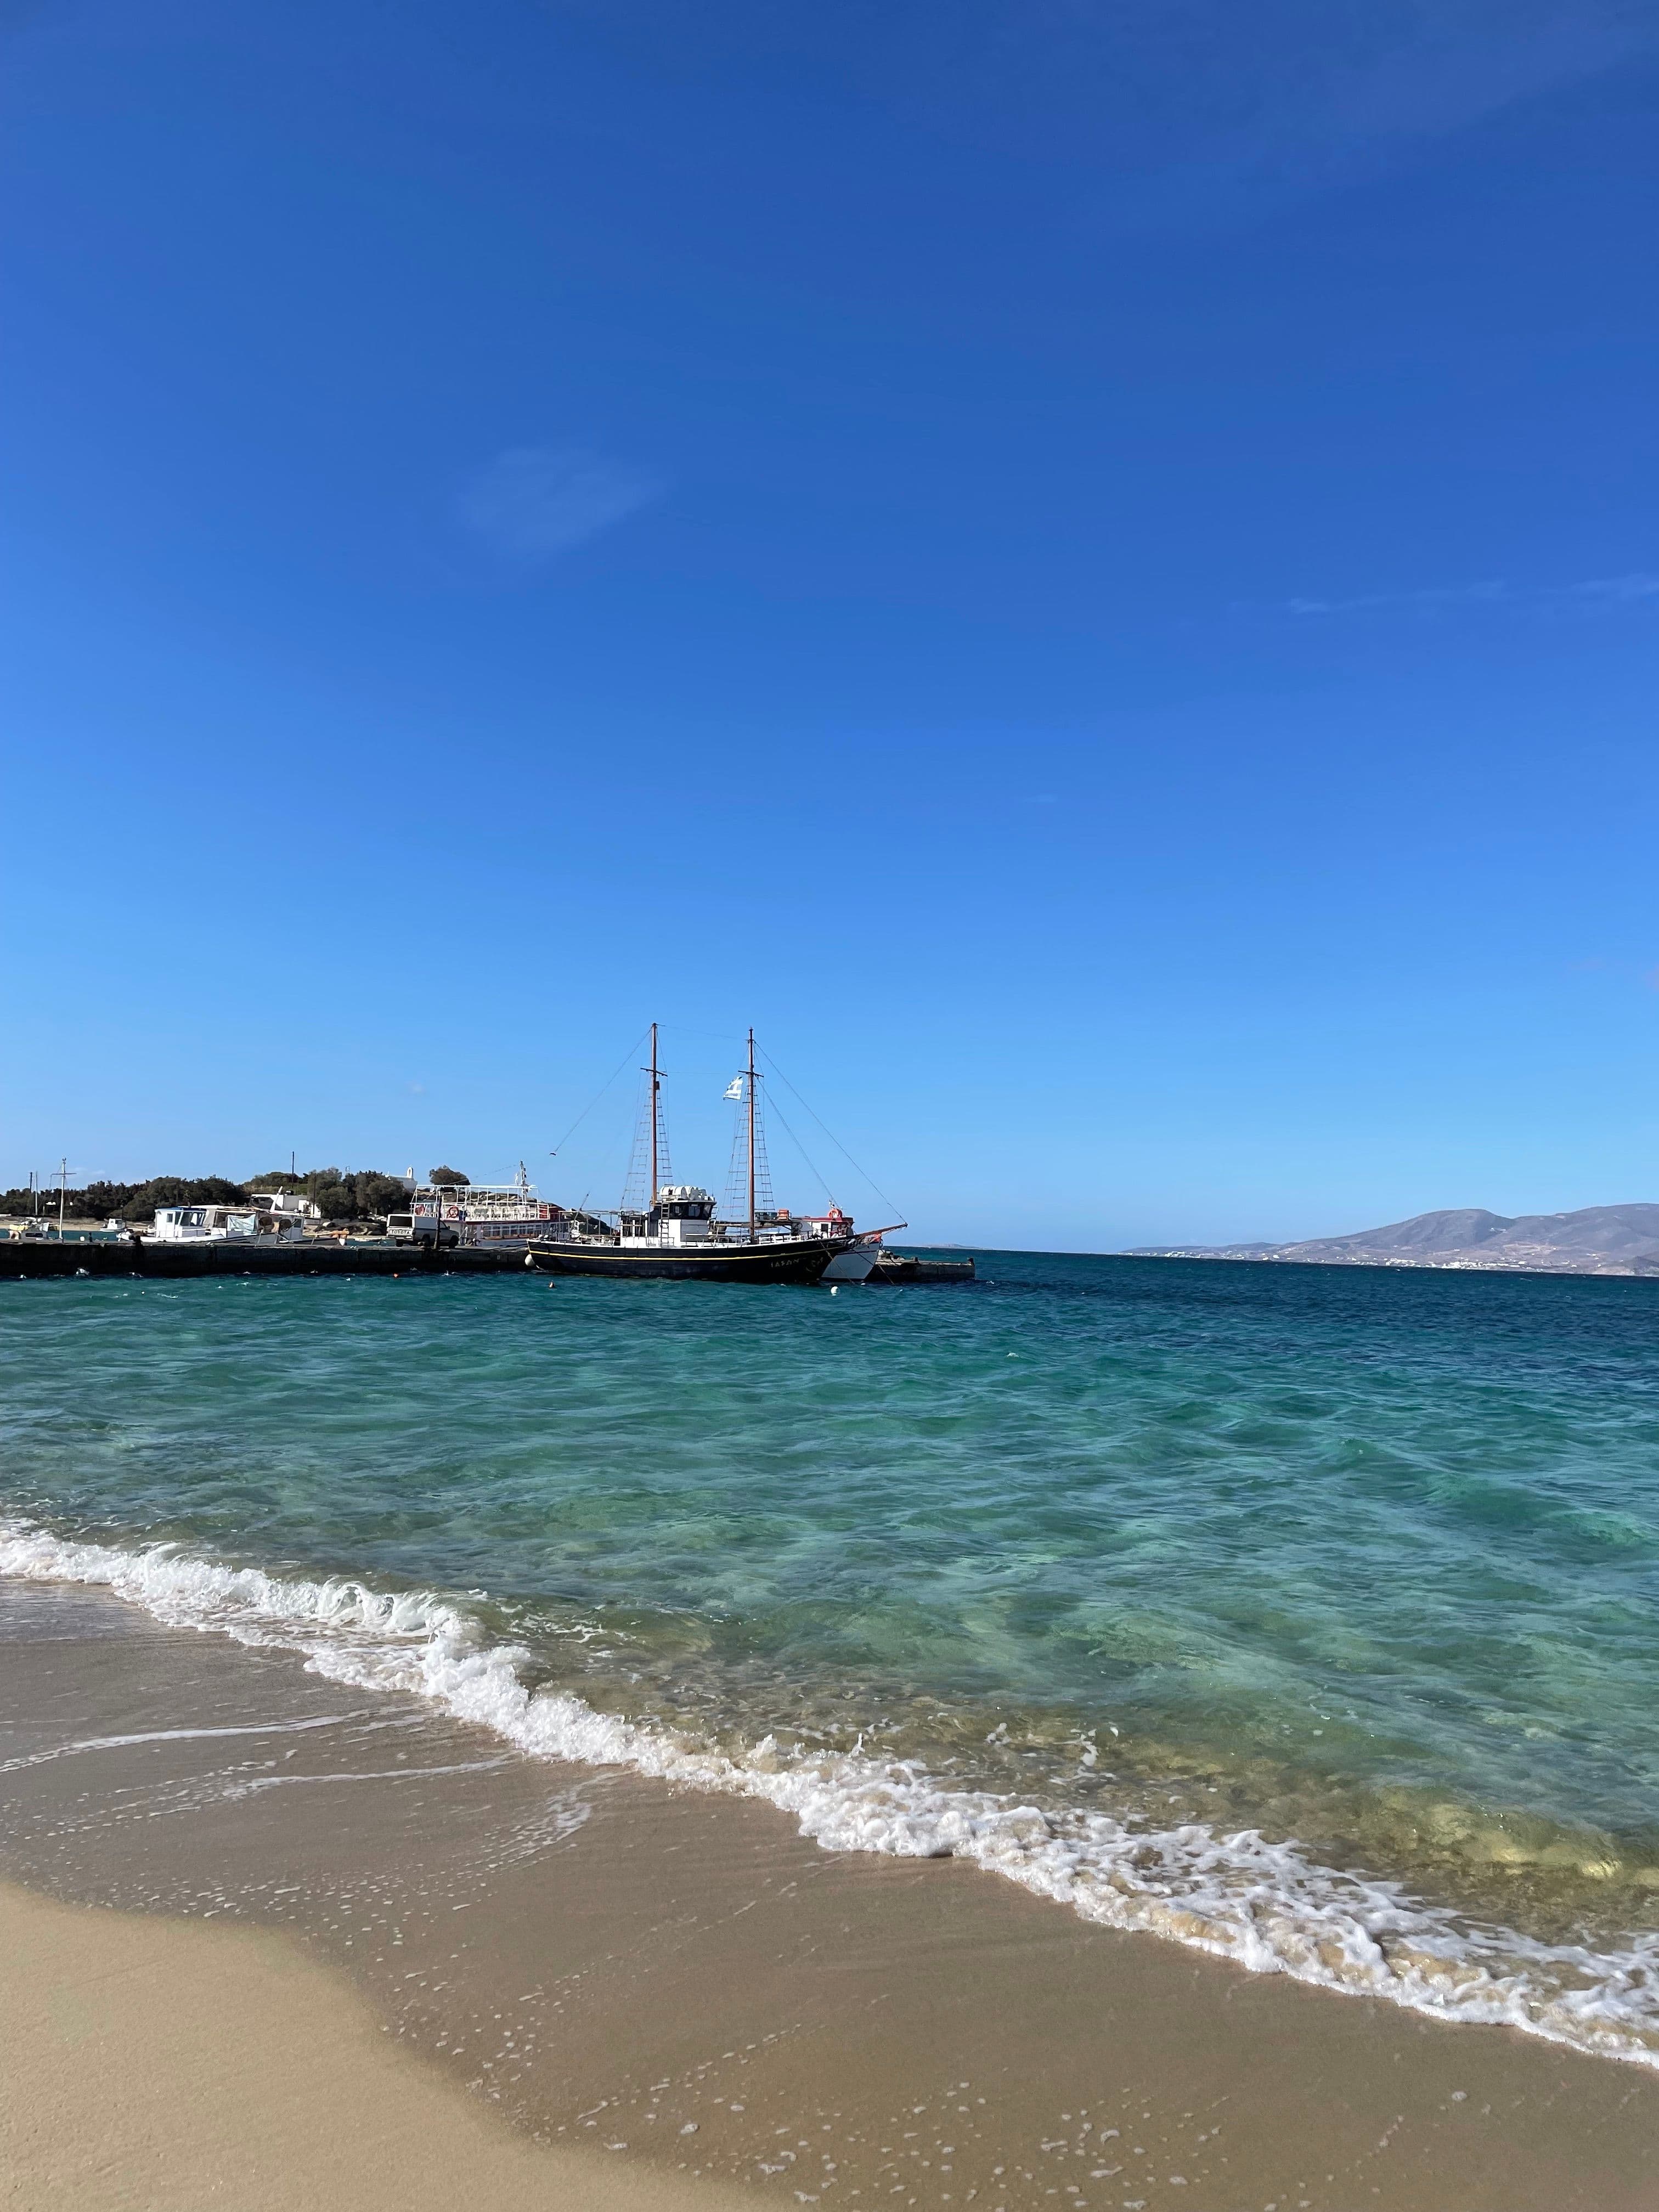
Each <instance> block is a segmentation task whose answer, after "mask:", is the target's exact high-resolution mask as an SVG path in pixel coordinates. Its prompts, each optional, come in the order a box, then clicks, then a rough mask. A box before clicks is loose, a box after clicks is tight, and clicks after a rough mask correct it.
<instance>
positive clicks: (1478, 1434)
mask: <svg viewBox="0 0 1659 2212" xmlns="http://www.w3.org/2000/svg"><path fill="white" fill-rule="evenodd" d="M975 1258H976V1261H977V1267H978V1275H977V1279H976V1281H975V1283H974V1284H973V1285H971V1286H961V1285H949V1286H943V1285H941V1286H928V1285H916V1286H915V1287H912V1288H909V1289H894V1288H890V1287H867V1286H854V1285H848V1286H847V1287H845V1288H843V1289H842V1290H840V1291H836V1292H835V1293H831V1292H830V1291H828V1290H826V1289H823V1288H817V1289H807V1288H805V1287H799V1286H782V1285H780V1286H758V1285H757V1286H748V1285H705V1284H696V1283H678V1282H641V1283H610V1282H600V1281H592V1282H590V1281H584V1280H580V1279H549V1278H545V1277H542V1276H532V1275H529V1274H526V1275H525V1276H522V1277H520V1276H519V1275H517V1274H516V1273H514V1274H512V1275H493V1276H486V1277H466V1276H431V1275H411V1276H410V1277H406V1278H404V1279H383V1278H361V1279H344V1280H341V1279H278V1280H256V1279H247V1278H239V1277H217V1278H210V1279H204V1280H200V1281H191V1282H178V1283H170V1282H139V1281H131V1282H107V1281H96V1282H94V1281H81V1280H64V1281H51V1282H19V1283H9V1284H7V1285H3V1286H0V1574H4V1575H9V1576H12V1577H30V1578H34V1579H40V1580H47V1581H58V1582H64V1583H85V1584H91V1585H96V1586H100V1587H104V1588H106V1589H109V1590H111V1591H112V1592H114V1593H115V1594H117V1595H118V1596H120V1597H121V1598H124V1599H125V1600H126V1601H129V1602H131V1604H133V1605H135V1606H138V1607H143V1608H145V1609H147V1610H148V1611H149V1613H152V1614H153V1615H155V1617H157V1618H158V1619H160V1620H163V1621H165V1622H168V1623H173V1624H182V1625H185V1626H194V1627H196V1628H199V1629H201V1630H203V1631H204V1632H214V1633H216V1634H219V1635H223V1636H226V1637H229V1638H235V1639H238V1640H239V1641H240V1642H242V1643H244V1644H259V1645H264V1646H274V1647H279V1648H283V1649H286V1650H292V1651H294V1652H295V1653H297V1654H300V1655H301V1656H303V1658H304V1659H305V1661H306V1662H307V1664H308V1665H309V1666H310V1667H311V1668H313V1669H314V1670H316V1671H317V1672H319V1673H320V1674H323V1675H325V1676H327V1677H330V1678H331V1679H334V1680H339V1681H342V1682H348V1683H350V1684H353V1685H356V1686H358V1687H359V1688H361V1689H362V1691H364V1692H367V1693H373V1692H376V1691H386V1692H398V1693H409V1692H414V1693H415V1694H416V1695H417V1696H419V1697H421V1698H422V1699H426V1700H428V1702H429V1704H430V1705H432V1706H433V1707H434V1708H435V1709H438V1710H440V1711H443V1712H444V1713H446V1714H447V1715H450V1716H452V1717H458V1718H459V1719H462V1720H465V1721H467V1722H469V1723H474V1724H477V1725H478V1726H481V1727H483V1728H484V1729H489V1730H491V1731H493V1732H495V1735H497V1736H499V1737H500V1738H501V1739H502V1740H503V1741H505V1742H506V1743H507V1744H508V1745H511V1746H513V1747H517V1749H518V1750H519V1751H520V1752H521V1753H524V1754H526V1756H528V1757H530V1758H532V1759H556V1760H561V1761H576V1762H579V1763H584V1764H587V1765H597V1766H608V1767H615V1766H624V1767H629V1768H632V1769H635V1770H636V1771H640V1772H641V1773H644V1774H647V1775H652V1776H660V1777H665V1778H670V1779H671V1780H673V1781H675V1782H677V1783H678V1784H682V1785H686V1786H690V1787H691V1788H694V1789H700V1790H710V1791H721V1792H727V1793H732V1794H735V1795H738V1796H746V1797H750V1798H753V1799H758V1800H761V1801H763V1802H769V1803H770V1804H772V1805H774V1806H775V1807H777V1808H779V1809H780V1810H781V1811H782V1812H783V1813H785V1814H787V1815H788V1816H789V1817H790V1818H791V1819H792V1820H794V1821H795V1822H796V1823H797V1824H798V1825H799V1827H800V1828H801V1829H802V1830H803V1831H804V1832H805V1833H806V1834H807V1835H808V1836H810V1837H811V1838H815V1839H816V1840H817V1842H818V1843H819V1844H822V1845H823V1847H824V1848H825V1849H826V1850H834V1851H872V1852H888V1853H895V1854H899V1855H904V1856H926V1857H943V1856H946V1855H950V1856H954V1857H958V1858H962V1859H965V1860H968V1861H971V1862H974V1863H977V1864H978V1865H980V1866H981V1867H983V1868H984V1869H987V1872H988V1873H989V1874H991V1875H996V1876H1000V1877H1002V1878H1004V1879H1006V1880H1009V1881H1015V1882H1018V1883H1020V1884H1023V1885H1024V1887H1026V1888H1028V1889H1030V1890H1031V1891H1034V1892H1036V1893H1039V1894H1040V1895H1042V1896H1044V1897H1047V1898H1048V1899H1052V1900H1053V1902H1054V1907H1055V1909H1056V1910H1062V1911H1073V1912H1076V1913H1079V1914H1080V1915H1082V1916H1083V1917H1085V1918H1087V1919H1091V1920H1093V1921H1097V1922H1100V1923H1106V1924H1109V1925H1111V1926H1115V1927H1118V1928H1122V1929H1139V1930H1143V1931H1145V1932H1146V1935H1147V1936H1149V1937H1157V1938H1162V1939H1164V1940H1165V1941H1168V1942H1176V1943H1181V1944H1186V1945H1189V1946H1191V1947H1194V1948H1196V1949H1198V1950H1201V1951H1207V1952H1210V1953H1213V1954H1218V1955H1220V1956H1223V1957H1225V1958H1228V1959H1231V1960H1234V1961H1235V1962H1237V1964H1239V1965H1242V1966H1246V1967H1249V1968H1252V1969H1254V1970H1256V1971H1258V1972H1277V1973H1283V1974H1287V1975H1291V1976H1293V1977H1295V1978H1298V1979H1300V1980H1302V1981H1304V1982H1309V1983H1314V1984H1321V1985H1322V1986H1324V1987H1327V1988H1328V1989H1331V1990H1338V1991H1347V1992H1352V1993H1354V1994H1358V1995H1364V1996H1372V1997H1379V1996H1380V1997H1383V1998H1385V1999H1388V2000H1389V2001H1391V2002H1395V2003H1397V2004H1400V2005H1402V2006H1406V2007H1408V2008H1413V2009H1415V2010H1417V2011H1419V2012H1423V2013H1427V2014H1431V2015H1434V2016H1436V2017H1437V2018H1439V2019H1442V2020H1448V2021H1504V2022H1508V2023H1510V2024H1511V2025H1513V2026H1515V2027H1519V2028H1522V2029H1523V2030H1525V2031H1527V2032H1528V2033H1532V2034H1535V2035H1540V2036H1544V2037H1547V2038H1550V2039H1554V2040H1555V2041H1557V2042H1559V2043H1562V2044H1567V2045H1573V2046H1575V2047H1577V2048H1578V2049H1580V2050H1583V2051H1595V2052H1600V2053H1603V2054H1605V2055H1607V2056H1608V2057H1613V2058H1620V2059H1626V2060H1633V2061H1636V2062H1638V2063H1645V2064H1649V2065H1654V2064H1659V1283H1650V1282H1646V1281H1642V1280H1623V1279H1586V1278H1568V1277H1553V1276H1541V1275H1540V1276H1526V1275H1510V1274H1486V1273H1435V1272H1428V1271H1419V1270H1407V1269H1401V1270H1395V1269H1365V1268H1341V1267H1329V1268H1322V1267H1285V1266H1273V1265H1250V1264H1237V1263H1226V1262H1206V1261H1159V1260H1140V1259H1125V1258H1094V1257H1081V1256H1076V1255H1057V1254H1044V1253H1015V1252H983V1253H978V1254H976V1255H975Z"/></svg>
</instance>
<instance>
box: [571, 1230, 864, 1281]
mask: <svg viewBox="0 0 1659 2212" xmlns="http://www.w3.org/2000/svg"><path fill="white" fill-rule="evenodd" d="M842 1249H844V1248H843V1247H842V1245H840V1244H832V1243H828V1242H823V1243H820V1242H818V1241H817V1239H815V1238H809V1237H799V1238H794V1237H792V1238H791V1239H790V1240H789V1242H788V1243H778V1244H744V1245H740V1246H738V1248H737V1249H735V1250H733V1249H732V1248H731V1247H729V1246H726V1247H722V1246H720V1245H718V1244H713V1245H711V1246H710V1247H709V1249H708V1250H707V1251H702V1252H700V1251H696V1250H695V1249H691V1250H687V1249H684V1248H682V1249H678V1250H675V1249H671V1248H670V1249H665V1250H661V1251H656V1252H639V1251H634V1252H629V1251H624V1250H622V1249H620V1248H618V1247H617V1246H615V1245H605V1244H553V1243H548V1244H532V1246H531V1247H530V1253H529V1256H530V1259H531V1261H532V1263H533V1264H534V1265H535V1266H536V1267H540V1268H543V1269H544V1270H545V1272H546V1273H548V1274H550V1275H609V1276H612V1277H614V1278H615V1279H617V1280H618V1281H620V1282H638V1281H641V1280H642V1279H653V1278H668V1277H671V1278H674V1279H678V1280H679V1281H682V1282H699V1283H816V1282H817V1279H818V1278H819V1276H820V1275H822V1274H823V1271H824V1269H825V1268H826V1267H828V1266H829V1262H830V1261H832V1260H833V1259H834V1258H835V1256H836V1253H837V1252H839V1251H842Z"/></svg>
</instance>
